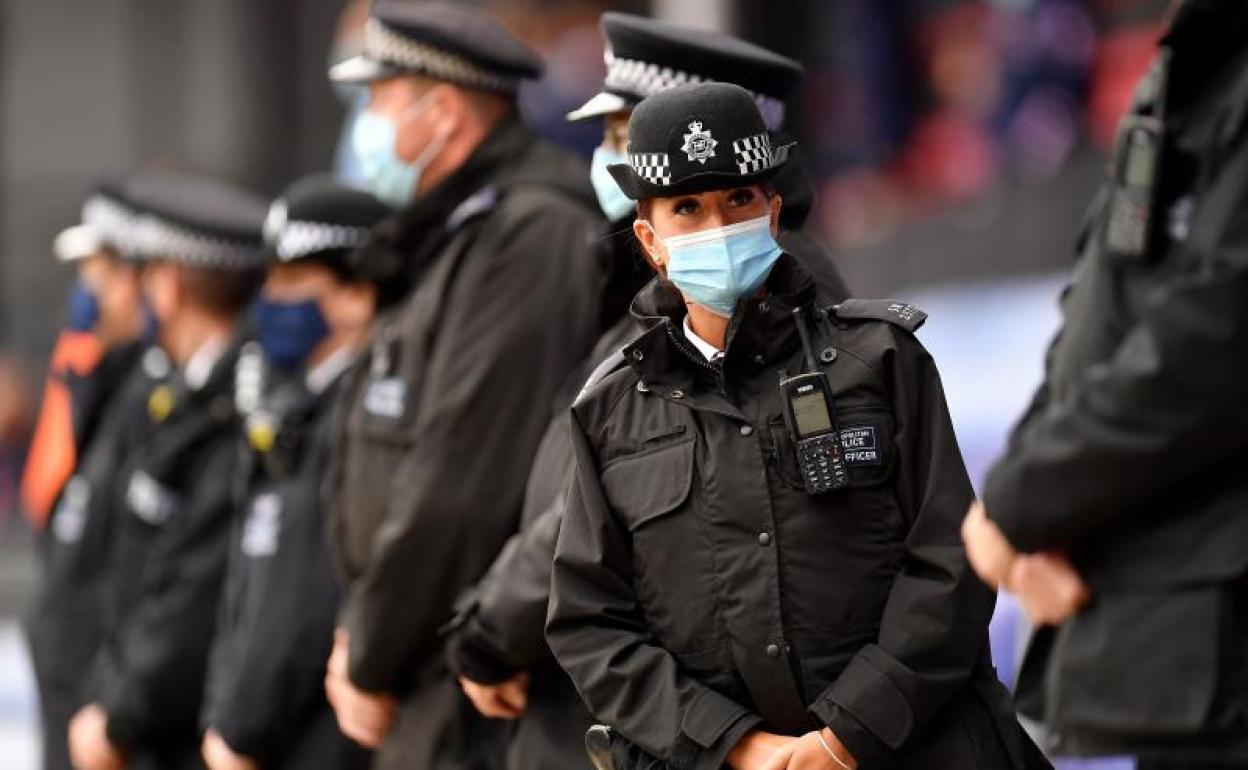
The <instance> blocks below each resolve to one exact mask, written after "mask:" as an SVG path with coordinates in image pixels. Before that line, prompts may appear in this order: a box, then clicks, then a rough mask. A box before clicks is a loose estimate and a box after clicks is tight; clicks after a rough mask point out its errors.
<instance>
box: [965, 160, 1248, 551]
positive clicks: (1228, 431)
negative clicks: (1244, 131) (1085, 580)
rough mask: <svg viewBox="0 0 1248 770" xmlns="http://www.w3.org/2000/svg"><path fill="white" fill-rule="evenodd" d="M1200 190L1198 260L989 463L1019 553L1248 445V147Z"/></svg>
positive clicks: (1000, 518) (1003, 523)
mask: <svg viewBox="0 0 1248 770" xmlns="http://www.w3.org/2000/svg"><path fill="white" fill-rule="evenodd" d="M1202 200H1203V201H1205V203H1204V205H1203V206H1202V208H1201V209H1200V210H1199V211H1198V212H1197V217H1196V221H1195V224H1194V226H1193V231H1192V236H1191V239H1190V240H1189V242H1188V244H1187V246H1186V248H1187V249H1188V250H1189V252H1190V254H1189V258H1193V259H1194V260H1195V261H1197V262H1199V263H1200V264H1199V266H1197V267H1196V268H1195V269H1191V270H1185V271H1178V270H1176V271H1175V275H1174V277H1173V278H1171V279H1170V280H1169V281H1168V282H1167V283H1166V285H1164V286H1162V287H1161V288H1159V289H1157V290H1156V291H1154V292H1153V294H1152V295H1151V296H1150V297H1149V298H1148V299H1147V301H1146V304H1145V306H1144V308H1143V310H1142V311H1141V313H1140V314H1139V316H1138V318H1137V319H1136V321H1135V323H1134V325H1133V327H1132V328H1131V329H1130V330H1129V331H1128V332H1127V334H1126V335H1125V337H1124V338H1123V341H1122V343H1121V345H1120V346H1119V347H1118V349H1117V350H1116V351H1115V353H1114V355H1112V356H1111V357H1109V358H1108V359H1107V360H1106V361H1104V362H1103V363H1101V364H1098V365H1095V366H1091V367H1089V368H1088V369H1087V370H1086V371H1085V372H1083V373H1082V376H1081V377H1080V378H1079V380H1078V382H1077V383H1076V384H1075V386H1074V387H1073V388H1072V389H1070V391H1069V394H1068V395H1065V394H1064V397H1063V398H1062V399H1061V400H1060V401H1054V402H1051V403H1048V404H1047V405H1046V407H1045V408H1044V410H1043V411H1042V412H1040V413H1039V414H1037V415H1035V416H1034V417H1033V418H1032V419H1030V420H1028V421H1027V423H1025V424H1023V425H1022V426H1020V427H1019V429H1018V430H1016V431H1015V433H1014V435H1013V436H1012V437H1011V440H1010V444H1009V448H1008V449H1007V451H1006V454H1005V455H1004V456H1003V457H1002V458H1001V459H1000V460H999V461H998V462H997V464H996V465H995V466H994V467H993V469H992V471H991V472H990V474H989V476H988V480H987V484H986V485H985V490H984V501H985V504H986V506H987V508H988V512H989V515H990V516H991V517H992V519H993V520H994V521H995V522H996V523H997V524H998V525H999V526H1000V527H1001V528H1002V530H1003V531H1004V532H1005V534H1006V536H1007V537H1008V538H1009V539H1010V541H1011V542H1012V543H1013V544H1014V546H1015V547H1017V548H1019V549H1020V550H1023V551H1027V552H1035V551H1042V550H1049V549H1063V548H1069V547H1071V546H1074V545H1077V544H1078V543H1080V542H1081V541H1084V540H1086V539H1088V538H1091V537H1094V536H1096V535H1097V534H1099V533H1101V532H1103V531H1104V530H1106V529H1107V528H1109V527H1111V526H1113V525H1114V524H1115V523H1116V522H1118V521H1120V520H1121V519H1123V518H1124V517H1126V516H1128V515H1130V513H1131V512H1133V511H1138V510H1140V509H1141V508H1145V507H1147V506H1148V505H1149V502H1150V501H1151V500H1155V499H1157V497H1158V496H1160V495H1162V494H1164V493H1166V492H1167V491H1170V490H1172V489H1173V488H1174V486H1175V485H1176V484H1178V483H1180V482H1181V481H1182V480H1184V479H1187V478H1191V477H1193V476H1195V475H1197V474H1198V473H1200V472H1201V471H1202V470H1204V469H1207V468H1209V467H1211V466H1213V465H1216V464H1218V463H1221V462H1225V461H1226V460H1227V458H1230V457H1232V456H1239V455H1242V453H1243V451H1244V450H1245V448H1248V399H1245V398H1244V382H1245V381H1246V380H1248V355H1246V353H1248V305H1246V303H1245V302H1244V297H1245V296H1248V295H1246V294H1245V290H1246V289H1248V251H1246V250H1245V245H1246V242H1248V232H1246V231H1245V228H1244V217H1243V212H1244V211H1245V210H1248V208H1246V207H1248V147H1241V149H1240V150H1239V151H1238V152H1237V153H1236V154H1235V156H1234V157H1233V158H1232V159H1231V161H1230V162H1229V163H1228V164H1227V166H1226V167H1225V168H1224V169H1223V170H1222V172H1221V173H1220V175H1219V178H1218V180H1217V181H1216V182H1215V183H1214V184H1213V186H1212V187H1211V189H1209V190H1207V191H1206V192H1205V193H1204V194H1203V195H1202Z"/></svg>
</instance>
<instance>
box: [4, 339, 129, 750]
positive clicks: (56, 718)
mask: <svg viewBox="0 0 1248 770" xmlns="http://www.w3.org/2000/svg"><path fill="white" fill-rule="evenodd" d="M141 355H142V349H141V347H140V346H139V345H137V344H135V345H126V346H124V347H121V348H117V349H115V350H112V351H110V352H109V353H107V354H106V355H105V356H104V358H102V359H101V361H100V364H99V366H97V368H96V369H95V371H93V372H92V374H91V375H90V376H89V377H85V378H77V377H75V378H71V379H70V381H69V382H68V385H69V388H70V394H71V395H70V399H71V410H72V414H73V421H74V426H75V427H74V436H75V439H76V441H75V443H76V444H77V453H78V460H77V464H76V466H75V468H74V475H73V476H72V477H71V479H70V481H69V483H68V484H67V485H66V486H67V488H72V491H68V492H67V491H65V490H63V491H62V492H61V494H60V496H59V498H58V500H57V502H56V505H55V506H54V507H53V510H52V516H51V518H50V519H49V522H48V528H47V529H46V530H45V531H44V532H43V533H42V534H41V536H40V541H39V556H40V567H41V580H40V590H39V596H38V598H37V599H36V600H35V602H34V604H33V605H32V607H31V610H30V613H29V615H28V616H27V618H26V631H27V635H28V637H29V640H30V648H31V660H32V662H33V664H34V670H35V679H36V682H37V684H38V686H39V705H40V716H41V721H42V729H43V756H44V767H45V768H48V770H59V769H60V768H65V769H66V770H68V768H69V753H68V746H67V744H66V731H67V729H68V726H69V719H70V718H71V717H72V716H73V715H74V714H75V713H76V712H77V711H78V709H80V708H81V707H82V706H84V705H86V693H85V691H84V688H83V686H82V683H83V680H84V679H85V678H86V676H87V673H88V672H89V671H90V669H91V661H92V660H93V659H94V657H95V655H96V652H97V651H98V649H99V645H100V640H101V637H102V635H103V630H102V623H103V621H102V617H101V616H102V612H103V610H102V608H101V604H100V593H101V591H102V590H103V582H104V577H105V567H106V563H107V554H108V537H109V532H110V526H109V513H110V508H109V500H110V495H111V490H112V484H113V479H114V477H115V475H116V471H117V467H118V465H119V464H120V462H121V457H120V450H121V444H122V439H123V437H124V435H125V432H126V424H125V416H126V415H129V414H133V413H134V412H135V410H136V409H138V408H140V407H141V406H142V404H143V403H144V402H145V400H146V398H147V394H148V391H149V390H150V389H151V385H152V380H151V378H150V377H148V376H147V374H146V373H145V372H144V371H143V369H142V368H141V367H140V366H138V359H139V357H140V356H141Z"/></svg>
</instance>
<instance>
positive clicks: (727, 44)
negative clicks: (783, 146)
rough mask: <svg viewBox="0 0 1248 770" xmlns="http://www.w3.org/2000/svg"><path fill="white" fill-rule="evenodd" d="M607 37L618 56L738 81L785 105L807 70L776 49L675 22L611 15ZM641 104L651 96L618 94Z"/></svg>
mask: <svg viewBox="0 0 1248 770" xmlns="http://www.w3.org/2000/svg"><path fill="white" fill-rule="evenodd" d="M601 26H602V35H603V37H604V38H606V41H607V46H608V47H609V48H610V50H611V53H612V55H613V56H615V57H616V58H619V59H629V60H633V61H641V62H645V63H647V64H653V65H656V66H659V67H668V68H670V69H673V70H678V71H682V72H689V73H692V74H694V75H697V76H698V77H700V78H702V79H703V80H713V81H721V82H724V83H736V84H737V85H739V86H741V87H742V88H746V89H749V90H750V91H752V92H754V93H757V94H764V95H766V96H770V97H772V98H775V99H779V100H781V101H783V100H785V99H787V98H788V97H789V96H790V95H791V94H792V93H793V91H794V90H795V89H796V88H797V85H798V84H799V83H800V82H801V80H802V74H803V71H802V66H801V65H800V64H798V63H797V62H795V61H793V60H792V59H789V58H788V57H785V56H781V55H780V54H778V53H775V52H774V51H769V50H767V49H766V48H762V47H760V46H757V45H754V44H753V43H749V42H746V41H744V40H739V39H737V38H734V37H730V36H728V35H724V34H721V33H717V32H710V31H707V30H701V29H695V28H692V27H685V26H681V25H679V24H673V23H671V22H666V21H661V20H659V19H651V18H646V17H643V16H633V15H631V14H626V13H616V12H611V11H608V12H607V13H604V14H603V15H602V24H601ZM612 93H617V94H619V95H620V96H625V97H632V98H634V99H637V100H641V99H644V98H645V97H647V96H649V94H648V93H639V92H636V91H623V90H613V91H612Z"/></svg>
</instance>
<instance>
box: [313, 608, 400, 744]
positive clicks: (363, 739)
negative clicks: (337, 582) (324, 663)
mask: <svg viewBox="0 0 1248 770" xmlns="http://www.w3.org/2000/svg"><path fill="white" fill-rule="evenodd" d="M347 660H348V638H347V631H346V629H342V628H340V629H338V630H337V631H335V632H334V651H333V653H332V654H331V655H330V656H329V665H328V667H327V669H326V672H325V695H326V697H328V699H329V705H330V706H332V707H333V709H334V715H335V716H336V717H337V718H338V728H339V729H340V730H342V734H343V735H345V736H347V737H348V738H350V739H351V740H353V741H355V742H356V743H358V744H360V745H361V746H363V747H365V748H369V749H375V748H377V747H378V746H380V745H381V742H382V741H383V740H385V738H386V735H387V734H388V733H389V732H390V728H391V727H392V726H393V724H394V714H395V711H397V710H398V703H397V702H396V701H395V699H394V698H393V697H391V696H389V695H386V694H384V693H371V692H366V691H364V690H361V689H359V688H358V687H356V686H355V685H354V684H352V683H351V680H350V678H348V676H347Z"/></svg>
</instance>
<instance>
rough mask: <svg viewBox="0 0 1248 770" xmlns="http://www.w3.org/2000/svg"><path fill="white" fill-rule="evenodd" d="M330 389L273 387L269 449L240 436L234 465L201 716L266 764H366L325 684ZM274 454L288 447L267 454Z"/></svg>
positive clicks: (297, 769)
mask: <svg viewBox="0 0 1248 770" xmlns="http://www.w3.org/2000/svg"><path fill="white" fill-rule="evenodd" d="M335 396H336V388H334V387H331V388H329V389H328V390H326V391H325V392H322V393H320V394H315V395H314V394H310V393H307V392H306V390H305V388H304V387H303V384H302V383H301V382H287V383H279V384H277V385H273V386H270V388H269V392H268V393H267V394H266V398H265V403H264V405H263V406H262V407H261V408H262V409H263V410H264V411H265V413H266V414H268V415H270V416H271V417H270V419H272V420H273V421H274V422H275V423H276V430H277V438H276V439H275V442H274V448H273V449H271V450H269V452H268V453H260V452H257V451H256V450H255V449H254V448H253V447H251V446H250V445H247V446H246V447H245V448H244V449H243V450H242V451H243V452H244V457H245V459H244V461H243V462H241V463H240V464H239V468H240V473H239V475H240V478H239V479H238V480H237V484H238V487H239V488H240V489H241V490H242V493H241V494H240V496H239V497H240V499H239V500H238V505H237V511H238V514H237V516H236V517H235V520H234V526H233V534H232V536H231V538H230V556H229V567H228V569H227V572H226V582H225V589H224V592H223V594H222V600H221V608H220V615H219V618H218V623H217V631H216V635H215V637H214V638H213V643H212V651H211V654H210V658H209V660H210V663H209V668H208V680H207V692H206V695H205V699H204V707H203V716H202V721H203V725H204V727H205V728H211V729H213V730H215V731H216V732H217V733H219V734H220V735H221V737H222V738H223V739H224V740H225V742H226V743H227V744H229V746H230V747H231V748H232V749H233V750H234V751H236V752H237V753H239V754H242V755H244V756H247V757H251V758H253V759H255V760H257V761H259V762H260V764H261V765H262V766H263V767H266V768H291V770H303V769H304V768H306V769H307V770H316V769H317V768H324V770H339V769H341V770H348V769H349V768H363V767H367V766H368V756H369V755H368V753H367V752H366V751H364V750H363V749H361V748H360V747H359V746H358V745H356V744H355V743H353V742H351V741H350V740H348V739H347V738H346V737H344V736H343V735H342V733H341V732H340V731H339V729H338V725H337V722H336V720H335V718H334V715H333V712H332V710H331V709H330V706H329V703H328V701H327V700H326V698H325V688H324V680H325V662H326V661H327V660H328V659H329V655H330V651H331V649H332V647H333V631H334V621H335V618H336V614H337V609H338V606H339V604H340V602H341V599H342V590H341V588H340V586H339V585H338V580H337V577H336V576H335V574H334V570H333V566H332V564H331V561H330V556H329V548H328V544H327V543H326V541H325V517H324V504H323V501H322V499H321V491H322V486H323V483H324V476H325V472H326V469H327V467H328V465H329V455H330V452H331V450H332V442H331V439H332V432H331V411H332V407H333V404H334V398H335ZM244 443H246V442H244ZM275 452H283V453H284V454H285V455H286V456H285V457H283V458H282V459H281V462H276V461H274V462H266V460H268V459H269V458H268V457H267V455H269V454H273V453H275Z"/></svg>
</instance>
